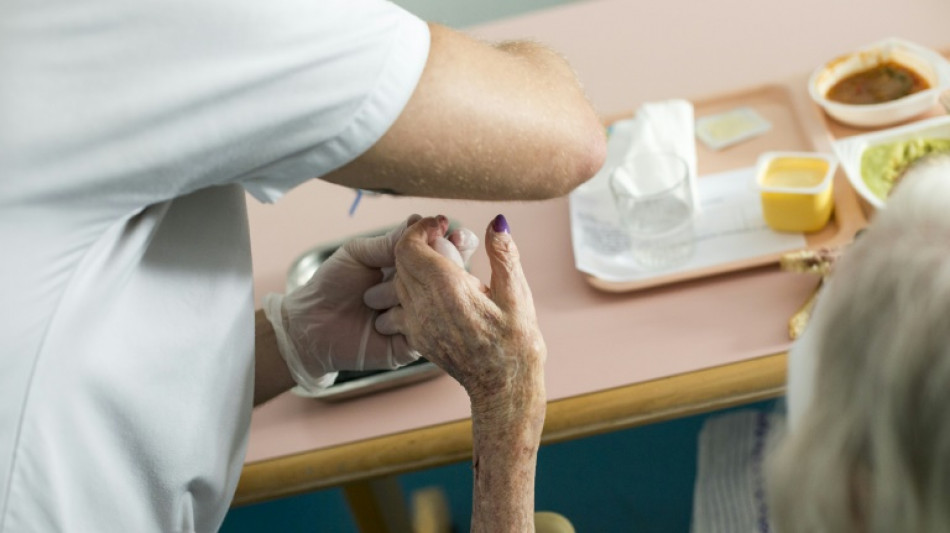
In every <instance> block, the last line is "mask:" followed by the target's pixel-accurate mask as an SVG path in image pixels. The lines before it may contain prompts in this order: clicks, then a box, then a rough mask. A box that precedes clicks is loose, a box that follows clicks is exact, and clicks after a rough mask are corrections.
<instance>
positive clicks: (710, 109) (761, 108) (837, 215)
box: [571, 84, 867, 293]
mask: <svg viewBox="0 0 950 533" xmlns="http://www.w3.org/2000/svg"><path fill="white" fill-rule="evenodd" d="M802 91H803V93H804V91H805V89H804V87H802ZM804 98H807V95H806V96H804ZM796 104H797V105H796ZM738 107H747V108H751V109H752V110H754V111H755V112H756V113H758V114H759V115H761V116H762V117H764V118H765V119H766V120H767V121H769V122H770V123H771V128H770V129H769V130H768V131H767V132H765V133H764V134H762V135H760V136H757V137H755V138H752V139H748V140H745V141H743V142H741V143H739V144H736V145H734V146H730V147H728V148H726V149H723V150H719V151H715V150H712V149H710V148H708V147H707V146H705V145H704V144H703V143H702V142H696V156H697V174H698V176H699V179H698V187H697V188H698V189H699V191H700V195H701V196H702V195H703V194H707V195H709V194H713V193H711V192H709V191H712V190H714V189H715V190H717V191H718V190H722V191H725V189H722V187H721V186H720V185H721V184H726V185H728V186H729V187H733V188H734V189H735V190H736V191H738V190H739V189H738V188H736V187H738V185H737V183H739V182H745V183H747V185H748V187H749V188H748V189H745V192H749V191H750V190H751V188H752V187H754V183H753V182H752V180H753V176H754V167H755V164H756V161H757V159H758V157H759V155H761V154H762V153H764V152H769V151H815V150H816V147H815V144H814V143H813V142H812V139H815V138H822V137H823V136H827V133H826V132H824V131H815V130H816V129H819V130H820V128H821V127H822V123H821V120H820V119H818V118H817V117H816V116H811V117H802V116H801V113H803V112H804V113H809V112H810V113H816V112H817V110H816V109H815V108H813V107H810V106H809V105H807V104H803V103H802V99H801V98H800V99H798V100H795V99H794V98H793V95H792V94H791V93H790V92H789V89H788V88H787V87H786V86H784V85H778V84H776V85H764V86H760V87H755V88H751V89H747V90H742V91H737V92H733V93H728V94H724V95H720V96H715V97H711V98H707V99H702V100H698V101H695V102H693V108H694V116H695V117H696V118H697V119H698V118H701V117H704V116H708V115H712V114H715V113H722V112H726V111H729V110H732V109H735V108H738ZM631 116H632V113H629V114H626V115H624V116H615V117H612V118H611V120H610V121H609V122H615V121H617V120H622V119H626V118H630V117H631ZM806 118H807V119H810V121H809V120H805V119H806ZM822 151H827V148H826V147H822ZM605 170H608V169H605ZM704 180H709V181H704ZM730 182H731V183H730ZM704 191H705V192H704ZM607 194H609V193H607ZM723 194H725V192H723ZM579 199H580V200H582V201H583V200H584V197H583V192H582V193H581V194H575V193H572V196H571V227H572V239H573V240H574V243H573V244H574V250H575V259H576V260H577V261H576V262H577V263H578V265H580V263H581V262H582V261H580V260H578V259H584V260H587V259H590V257H587V256H585V257H584V258H578V257H577V256H578V249H579V248H580V247H579V242H580V241H579V239H584V238H585V237H586V238H589V237H590V236H591V235H590V233H591V232H590V231H587V232H586V236H585V231H584V230H583V229H578V228H583V224H584V223H585V221H583V220H579V217H581V216H583V215H584V213H583V211H584V207H583V206H580V205H579V204H578V200H579ZM588 199H589V198H588ZM602 200H603V199H602V198H601V199H600V201H602ZM607 200H609V197H608V198H607ZM587 207H588V208H589V207H590V206H587ZM602 208H603V209H612V205H610V204H605V205H603V206H602ZM700 217H702V215H700ZM700 220H701V218H700ZM865 225H867V217H866V215H865V213H864V211H863V210H862V209H861V206H860V204H859V201H858V197H857V194H856V193H855V192H854V190H853V189H852V188H851V186H850V184H849V183H848V179H847V177H846V175H845V174H844V173H843V171H842V170H841V169H840V168H839V169H838V171H837V172H836V174H835V177H834V213H833V215H832V219H831V221H830V222H829V223H828V225H827V226H825V228H824V229H822V230H821V231H818V232H814V233H807V234H803V235H794V236H789V237H790V238H789V239H787V240H785V241H782V238H781V237H780V238H779V239H778V240H777V241H776V242H772V243H770V245H768V246H765V247H763V248H761V249H762V250H766V251H763V252H762V253H756V255H751V256H744V257H743V256H742V254H735V256H730V255H729V254H728V253H727V254H725V255H723V257H722V258H721V262H712V263H710V262H709V261H706V264H702V265H701V266H697V267H695V268H693V267H692V266H691V265H690V264H689V263H687V264H686V265H685V267H681V268H680V269H679V270H670V271H668V272H657V273H649V274H648V273H644V272H636V271H635V270H631V271H630V274H631V275H630V277H629V278H628V279H624V278H623V277H622V276H613V277H611V276H606V275H604V276H597V275H592V274H590V273H589V272H588V271H585V270H584V269H583V268H582V269H581V270H582V272H584V276H585V278H586V280H587V282H588V283H590V284H591V285H592V286H593V287H595V288H597V289H599V290H603V291H607V292H617V293H620V292H629V291H637V290H642V289H648V288H652V287H659V286H663V285H669V284H673V283H679V282H683V281H689V280H696V279H699V278H705V277H709V276H715V275H719V274H725V273H728V272H735V271H739V270H744V269H750V268H755V267H761V266H766V265H770V264H776V263H778V261H779V259H780V258H781V257H782V255H783V254H784V253H786V252H789V251H793V250H796V249H800V248H802V247H803V246H804V247H806V248H821V247H826V246H836V245H839V244H844V243H847V242H850V241H851V239H852V238H853V237H854V234H855V232H857V231H858V230H859V229H861V228H863V227H864V226H865ZM697 229H699V228H697ZM697 233H699V231H698V232H697ZM602 237H605V236H603V235H601V236H597V237H596V238H602ZM606 238H607V239H608V240H609V235H608V236H606ZM608 246H609V244H608ZM756 249H757V250H758V249H759V248H756ZM607 255H609V254H607ZM607 255H605V256H604V257H607ZM697 263H701V262H697ZM601 271H604V270H601Z"/></svg>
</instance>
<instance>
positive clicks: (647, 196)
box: [610, 152, 695, 270]
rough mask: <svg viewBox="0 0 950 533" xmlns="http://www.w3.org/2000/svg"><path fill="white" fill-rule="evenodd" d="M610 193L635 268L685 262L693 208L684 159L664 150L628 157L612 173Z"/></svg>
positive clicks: (690, 247)
mask: <svg viewBox="0 0 950 533" xmlns="http://www.w3.org/2000/svg"><path fill="white" fill-rule="evenodd" d="M610 191H611V193H612V194H613V198H614V202H615V204H616V206H617V211H618V213H619V215H620V221H621V223H622V225H623V227H624V228H625V229H626V231H627V233H628V235H629V236H630V243H631V255H632V257H633V259H634V261H635V262H636V263H637V264H638V265H639V266H641V267H643V268H644V269H646V270H660V269H665V268H669V267H672V266H675V265H678V264H680V263H683V262H685V261H686V260H687V259H689V257H690V256H691V255H692V254H693V248H694V239H693V214H694V212H695V206H694V205H693V195H692V191H691V190H690V180H689V167H688V166H687V164H686V161H684V160H683V159H682V158H681V157H679V156H677V155H675V154H671V153H664V152H642V153H638V154H634V155H631V156H630V157H628V158H627V160H626V161H625V162H624V164H622V165H620V166H618V167H617V168H616V169H615V170H614V171H613V172H612V173H611V175H610Z"/></svg>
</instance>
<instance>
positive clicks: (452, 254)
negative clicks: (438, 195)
mask: <svg viewBox="0 0 950 533" xmlns="http://www.w3.org/2000/svg"><path fill="white" fill-rule="evenodd" d="M437 219H438V221H439V223H440V224H441V225H442V231H443V232H444V231H445V230H447V229H448V220H447V219H446V218H445V217H442V216H439V217H437ZM429 245H430V246H432V248H433V249H434V250H435V251H436V252H438V253H439V254H440V255H442V256H443V257H446V258H448V259H450V260H452V262H454V263H455V264H457V265H458V266H460V267H462V268H465V265H466V263H468V260H469V259H471V257H472V254H474V253H475V250H477V249H478V237H477V236H476V235H475V233H473V232H472V231H471V230H469V229H468V228H458V229H456V230H455V231H453V232H452V233H450V234H449V235H447V236H446V237H438V238H436V239H435V240H434V241H432V242H430V243H429ZM384 270H385V271H386V277H385V280H384V281H383V283H380V284H379V285H376V286H375V287H372V288H370V289H369V290H367V291H366V295H365V296H364V298H363V301H364V302H366V305H367V306H369V307H371V308H373V309H376V310H378V311H381V312H382V314H381V315H379V317H378V318H377V319H376V330H377V331H378V332H379V333H381V334H383V335H398V336H400V337H401V336H402V335H401V334H399V333H398V329H397V327H396V324H395V321H396V320H400V318H399V315H400V314H401V313H402V312H403V311H402V307H401V306H400V305H399V298H398V297H397V296H396V288H395V285H394V284H393V281H392V278H393V273H394V272H395V269H394V268H386V269H384Z"/></svg>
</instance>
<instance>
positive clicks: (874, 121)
mask: <svg viewBox="0 0 950 533" xmlns="http://www.w3.org/2000/svg"><path fill="white" fill-rule="evenodd" d="M887 61H894V62H897V63H900V64H902V65H904V66H906V67H908V68H911V69H912V70H914V71H915V72H917V73H918V74H920V75H921V76H922V77H923V78H924V79H925V80H926V81H927V83H928V84H929V85H930V89H927V90H925V91H920V92H917V93H914V94H910V95H907V96H904V97H902V98H898V99H897V100H892V101H890V102H884V103H880V104H865V105H852V104H843V103H840V102H833V101H831V100H828V99H827V98H825V95H826V94H827V93H828V90H829V89H831V87H832V86H834V84H835V83H837V82H838V81H840V80H842V79H844V78H845V77H847V76H849V75H851V74H855V73H857V72H861V71H863V70H867V69H869V68H872V67H874V66H877V65H880V64H881V63H884V62H887ZM947 88H950V62H948V61H947V60H946V59H944V58H943V56H941V55H940V54H938V53H937V52H935V51H934V50H931V49H930V48H926V47H924V46H920V45H918V44H914V43H912V42H909V41H905V40H903V39H898V38H893V37H892V38H889V39H884V40H882V41H879V42H876V43H874V44H871V45H868V46H865V47H864V48H861V49H859V50H857V51H854V52H851V53H849V54H845V55H842V56H839V57H837V58H835V59H833V60H831V61H829V62H827V63H825V64H824V65H822V66H820V67H818V68H817V69H816V70H815V71H814V72H813V73H812V75H811V78H810V79H809V80H808V93H809V95H811V98H812V100H814V101H815V103H817V104H818V105H819V106H821V107H822V108H823V109H824V110H825V112H827V113H828V114H829V115H830V116H831V117H832V118H834V119H836V120H838V121H839V122H842V123H845V124H850V125H852V126H858V127H874V126H887V125H891V124H896V123H898V122H902V121H905V120H907V119H910V118H913V117H915V116H917V115H920V114H922V113H925V112H926V111H928V110H930V109H931V108H932V107H933V106H934V105H935V104H936V103H937V98H938V97H939V95H940V93H941V92H942V91H944V90H945V89H947Z"/></svg>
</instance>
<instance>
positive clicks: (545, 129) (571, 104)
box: [324, 25, 606, 200]
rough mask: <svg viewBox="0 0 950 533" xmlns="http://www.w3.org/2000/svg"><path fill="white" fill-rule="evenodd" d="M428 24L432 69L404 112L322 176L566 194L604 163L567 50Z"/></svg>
mask: <svg viewBox="0 0 950 533" xmlns="http://www.w3.org/2000/svg"><path fill="white" fill-rule="evenodd" d="M431 29H432V47H431V49H430V53H429V59H428V63H427V64H426V69H425V71H424V72H423V75H422V78H421V80H420V82H419V84H418V85H417V87H416V91H415V93H414V94H413V96H412V98H411V99H410V101H409V103H408V104H407V105H406V107H405V108H404V109H403V112H402V114H401V115H400V117H399V118H398V119H397V120H396V122H395V124H393V126H392V127H391V128H390V130H389V131H388V132H387V133H386V134H385V135H384V136H383V137H382V138H381V139H380V140H379V142H378V143H377V144H376V145H375V146H373V148H371V149H370V150H369V151H368V152H366V153H365V154H364V155H363V156H361V157H360V158H357V160H355V161H353V162H352V163H350V164H349V165H346V166H345V167H343V168H342V169H339V170H338V171H335V172H333V173H331V174H329V175H327V176H324V179H327V180H328V181H333V182H335V183H341V184H343V185H348V186H360V187H362V188H371V189H386V190H393V191H397V192H400V193H402V194H410V195H414V196H435V197H447V198H473V199H487V200H512V199H540V198H550V197H555V196H561V195H564V194H567V193H568V192H570V191H571V190H572V189H573V188H574V187H576V186H577V185H579V184H580V183H583V182H584V181H585V180H587V179H589V178H590V177H591V176H592V175H593V174H594V173H595V172H596V171H597V170H598V169H599V168H600V166H601V165H602V164H603V161H604V157H605V155H606V138H605V135H604V129H603V126H602V124H601V122H600V118H599V117H598V116H597V114H596V113H595V111H594V110H593V108H592V107H591V105H590V103H589V101H588V100H587V97H586V95H585V94H584V91H583V90H582V88H581V85H580V83H579V81H578V79H577V77H576V76H575V75H574V72H573V70H572V69H571V67H570V66H569V65H568V63H567V62H566V61H565V60H564V59H563V58H562V57H561V56H559V55H558V54H556V53H554V52H553V51H551V50H549V49H547V48H544V47H543V46H541V45H538V44H535V43H530V42H508V43H502V44H498V45H494V46H491V45H488V44H485V43H483V42H480V41H477V40H475V39H472V38H470V37H468V36H465V35H463V34H460V33H458V32H454V31H452V30H449V29H447V28H443V27H440V26H437V25H433V26H432V27H431Z"/></svg>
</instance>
